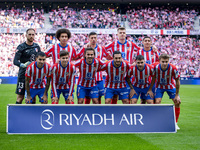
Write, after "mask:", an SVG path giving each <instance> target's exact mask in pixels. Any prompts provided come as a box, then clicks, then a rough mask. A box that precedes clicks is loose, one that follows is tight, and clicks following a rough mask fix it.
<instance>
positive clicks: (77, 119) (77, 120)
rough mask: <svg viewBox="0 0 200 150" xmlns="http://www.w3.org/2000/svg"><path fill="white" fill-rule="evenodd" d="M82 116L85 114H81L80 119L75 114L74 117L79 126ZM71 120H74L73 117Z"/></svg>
mask: <svg viewBox="0 0 200 150" xmlns="http://www.w3.org/2000/svg"><path fill="white" fill-rule="evenodd" d="M82 115H83V114H81V115H80V117H79V118H77V117H76V115H75V114H73V116H74V118H75V119H76V122H77V123H76V125H79V120H80V119H81V117H82ZM71 118H72V117H71Z"/></svg>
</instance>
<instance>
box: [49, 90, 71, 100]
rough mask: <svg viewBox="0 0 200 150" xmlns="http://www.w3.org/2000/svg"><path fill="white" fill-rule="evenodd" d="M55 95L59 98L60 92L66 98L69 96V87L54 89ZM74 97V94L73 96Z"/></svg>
mask: <svg viewBox="0 0 200 150" xmlns="http://www.w3.org/2000/svg"><path fill="white" fill-rule="evenodd" d="M56 92H57V95H56V97H57V98H58V99H59V98H60V94H61V93H62V95H63V97H64V98H65V100H67V99H68V96H69V89H56ZM72 96H73V95H72ZM73 97H74V96H73ZM51 98H53V92H52V90H51Z"/></svg>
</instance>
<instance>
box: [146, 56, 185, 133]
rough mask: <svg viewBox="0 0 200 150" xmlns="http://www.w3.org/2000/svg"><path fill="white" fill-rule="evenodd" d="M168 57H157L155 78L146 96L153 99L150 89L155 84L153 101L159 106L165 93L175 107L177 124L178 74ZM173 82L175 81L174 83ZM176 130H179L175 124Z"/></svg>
mask: <svg viewBox="0 0 200 150" xmlns="http://www.w3.org/2000/svg"><path fill="white" fill-rule="evenodd" d="M169 58H170V57H169V55H167V54H161V55H160V57H159V63H160V64H158V65H156V66H155V69H154V71H155V76H154V77H153V79H152V83H151V86H150V88H149V91H148V94H150V95H151V97H153V93H152V87H153V85H154V83H155V80H157V82H156V93H155V101H156V104H160V103H161V100H162V97H163V94H164V92H167V94H168V95H169V98H170V99H172V101H173V102H174V105H175V115H176V122H178V118H179V114H180V104H181V100H180V97H179V89H180V80H179V78H180V75H179V73H178V70H177V68H176V67H175V66H174V65H172V64H170V63H169ZM174 80H175V81H174ZM176 127H177V129H180V128H179V127H178V125H177V124H176Z"/></svg>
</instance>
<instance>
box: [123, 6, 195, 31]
mask: <svg viewBox="0 0 200 150" xmlns="http://www.w3.org/2000/svg"><path fill="white" fill-rule="evenodd" d="M197 15H198V12H197V11H195V10H194V9H193V10H180V9H179V8H176V9H175V10H174V9H171V8H170V7H169V8H165V7H155V8H142V7H138V8H137V9H135V8H134V9H130V10H128V11H127V18H128V21H129V26H130V27H131V29H188V30H192V29H193V27H194V20H195V18H196V17H197Z"/></svg>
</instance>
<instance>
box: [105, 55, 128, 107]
mask: <svg viewBox="0 0 200 150" xmlns="http://www.w3.org/2000/svg"><path fill="white" fill-rule="evenodd" d="M129 69H130V65H129V63H128V62H127V61H124V60H123V59H122V54H121V52H120V51H114V53H113V60H112V61H109V62H108V63H106V64H105V65H104V66H103V67H102V70H103V71H106V73H107V76H106V82H105V88H106V90H105V91H106V92H105V103H106V104H111V100H112V97H113V96H114V95H117V96H119V99H120V100H122V103H123V104H129V90H128V89H127V85H126V81H125V76H126V73H127V72H128V70H129Z"/></svg>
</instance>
